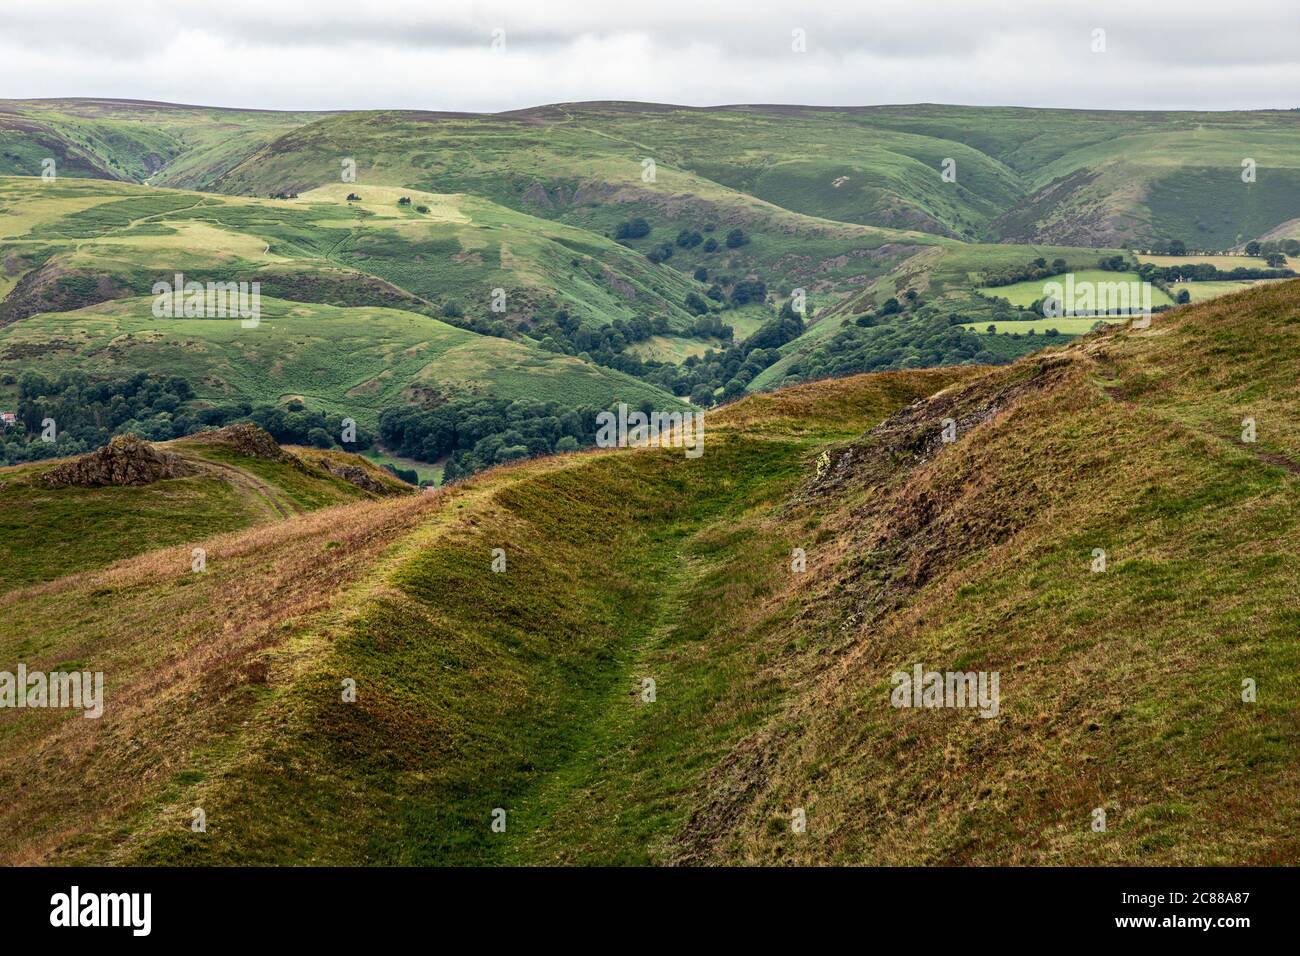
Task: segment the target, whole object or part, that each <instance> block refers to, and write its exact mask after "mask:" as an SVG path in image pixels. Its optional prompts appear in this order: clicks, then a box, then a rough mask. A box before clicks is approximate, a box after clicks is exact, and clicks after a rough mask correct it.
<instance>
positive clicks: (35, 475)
mask: <svg viewBox="0 0 1300 956" xmlns="http://www.w3.org/2000/svg"><path fill="white" fill-rule="evenodd" d="M170 447H171V449H172V450H173V451H175V452H178V453H180V454H182V456H183V457H185V458H187V459H189V460H190V461H192V462H195V463H197V464H198V465H199V466H200V467H201V468H203V466H204V465H205V464H206V463H209V462H215V463H218V464H222V465H226V466H228V468H226V469H219V470H215V471H214V470H212V469H207V468H204V470H203V471H202V473H200V474H198V475H196V476H193V477H187V478H174V479H169V480H165V481H159V482H155V483H153V484H150V485H143V486H108V487H103V488H76V487H58V488H53V487H50V486H48V485H46V484H45V483H44V482H43V481H42V480H41V476H42V475H43V474H44V473H45V472H47V471H49V470H50V468H52V467H53V466H54V464H56V462H40V463H35V464H29V465H19V466H14V467H10V468H0V503H3V505H4V507H3V509H0V592H5V591H10V590H13V589H15V588H20V587H25V586H28V585H32V584H37V583H40V582H42V581H51V580H55V579H57V578H61V577H63V576H65V575H69V574H74V573H77V572H81V571H86V570H89V569H93V568H100V567H103V566H105V565H107V564H111V563H112V562H114V561H119V560H121V559H123V558H128V557H131V556H133V555H137V554H140V553H142V552H145V551H152V550H155V549H158V548H167V547H172V546H174V545H180V544H185V543H187V542H193V541H199V540H202V539H205V538H210V537H212V536H214V535H217V534H221V533H224V532H228V531H235V530H238V529H240V528H245V527H248V526H250V525H254V524H259V523H262V522H265V521H269V520H273V519H276V518H280V517H284V516H287V515H292V514H297V513H301V512H303V511H309V510H314V509H316V508H322V507H327V506H329V505H335V504H342V503H346V502H350V501H356V500H358V499H361V498H364V497H367V496H366V495H365V493H364V492H362V491H361V490H360V489H359V488H357V487H356V486H355V485H351V484H349V483H347V482H345V481H342V480H340V479H338V478H334V477H333V476H330V475H327V474H323V473H321V472H320V471H318V470H316V469H305V470H304V469H299V468H296V467H294V466H292V465H288V464H282V463H278V462H271V461H267V460H263V459H258V458H249V457H247V456H243V455H237V454H234V453H233V452H232V451H231V450H230V449H229V448H227V447H225V446H221V445H213V444H208V443H205V442H203V441H202V439H201V437H197V438H190V439H185V440H183V441H181V442H179V443H176V444H173V445H171V446H170ZM178 560H180V559H179V558H178ZM185 561H186V562H188V558H185Z"/></svg>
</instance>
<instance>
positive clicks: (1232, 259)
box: [1135, 252, 1290, 272]
mask: <svg viewBox="0 0 1300 956" xmlns="http://www.w3.org/2000/svg"><path fill="white" fill-rule="evenodd" d="M1135 255H1136V256H1137V260H1138V262H1146V263H1150V264H1151V265H1153V266H1182V265H1198V266H1214V268H1216V269H1222V270H1223V271H1224V272H1230V271H1232V270H1233V269H1266V268H1268V266H1267V265H1266V264H1265V262H1264V260H1263V259H1261V258H1260V257H1259V256H1245V255H1242V256H1231V255H1230V256H1154V255H1147V254H1146V253H1141V252H1139V253H1135ZM1288 268H1290V266H1288Z"/></svg>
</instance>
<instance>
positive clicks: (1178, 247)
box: [1169, 239, 1187, 256]
mask: <svg viewBox="0 0 1300 956" xmlns="http://www.w3.org/2000/svg"><path fill="white" fill-rule="evenodd" d="M1169 254H1170V255H1171V256H1185V255H1187V244H1186V243H1184V242H1183V240H1181V239H1170V240H1169Z"/></svg>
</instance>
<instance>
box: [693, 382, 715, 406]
mask: <svg viewBox="0 0 1300 956" xmlns="http://www.w3.org/2000/svg"><path fill="white" fill-rule="evenodd" d="M691 404H692V405H698V406H699V407H700V408H708V407H709V406H710V405H712V404H713V386H712V385H704V384H701V385H696V386H695V387H694V388H693V389H691Z"/></svg>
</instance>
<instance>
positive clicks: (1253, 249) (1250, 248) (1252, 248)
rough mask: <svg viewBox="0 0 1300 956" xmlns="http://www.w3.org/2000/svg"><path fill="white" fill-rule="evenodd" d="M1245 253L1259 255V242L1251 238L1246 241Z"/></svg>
mask: <svg viewBox="0 0 1300 956" xmlns="http://www.w3.org/2000/svg"><path fill="white" fill-rule="evenodd" d="M1246 255H1248V256H1257V255H1259V242H1258V241H1257V240H1255V239H1252V240H1250V242H1248V243H1246Z"/></svg>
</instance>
